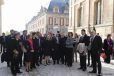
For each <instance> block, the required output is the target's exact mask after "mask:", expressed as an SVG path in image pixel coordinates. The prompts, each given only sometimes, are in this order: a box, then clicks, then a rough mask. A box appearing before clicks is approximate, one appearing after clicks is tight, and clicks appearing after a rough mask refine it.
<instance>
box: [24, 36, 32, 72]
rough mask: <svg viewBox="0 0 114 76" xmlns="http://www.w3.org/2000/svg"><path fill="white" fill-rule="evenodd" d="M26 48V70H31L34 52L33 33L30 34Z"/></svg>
mask: <svg viewBox="0 0 114 76" xmlns="http://www.w3.org/2000/svg"><path fill="white" fill-rule="evenodd" d="M25 49H26V51H25V54H24V55H25V56H24V57H25V65H26V71H27V72H29V71H30V70H31V63H32V58H33V55H32V53H33V52H34V49H33V40H32V35H28V37H27V41H26V45H25Z"/></svg>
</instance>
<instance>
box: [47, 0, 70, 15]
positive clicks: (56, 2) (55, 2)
mask: <svg viewBox="0 0 114 76" xmlns="http://www.w3.org/2000/svg"><path fill="white" fill-rule="evenodd" d="M67 1H69V0H65V1H64V0H51V1H50V4H49V7H48V9H47V12H49V13H53V8H54V6H58V7H59V13H60V14H62V13H64V10H65V7H66V5H67Z"/></svg>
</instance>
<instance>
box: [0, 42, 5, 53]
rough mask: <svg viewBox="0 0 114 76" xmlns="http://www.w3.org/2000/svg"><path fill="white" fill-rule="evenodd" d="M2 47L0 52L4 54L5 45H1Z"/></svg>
mask: <svg viewBox="0 0 114 76" xmlns="http://www.w3.org/2000/svg"><path fill="white" fill-rule="evenodd" d="M0 45H1V51H0V52H4V51H5V45H4V44H0Z"/></svg>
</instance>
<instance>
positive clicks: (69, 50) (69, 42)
mask: <svg viewBox="0 0 114 76" xmlns="http://www.w3.org/2000/svg"><path fill="white" fill-rule="evenodd" d="M73 44H74V39H73V33H72V32H69V33H68V37H67V40H66V61H67V65H68V67H72V63H73Z"/></svg>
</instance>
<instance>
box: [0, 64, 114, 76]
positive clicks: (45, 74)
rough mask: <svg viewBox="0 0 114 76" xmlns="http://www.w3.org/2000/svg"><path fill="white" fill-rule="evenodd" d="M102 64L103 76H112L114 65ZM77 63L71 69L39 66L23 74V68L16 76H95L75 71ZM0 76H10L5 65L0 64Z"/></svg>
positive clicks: (60, 66) (62, 66)
mask: <svg viewBox="0 0 114 76" xmlns="http://www.w3.org/2000/svg"><path fill="white" fill-rule="evenodd" d="M102 64H103V76H114V65H110V64H104V63H102ZM78 67H79V63H74V64H73V67H71V68H68V67H66V66H65V65H49V66H44V65H41V66H40V67H37V69H35V70H33V71H32V72H30V73H27V72H25V69H24V67H23V68H22V69H21V71H23V73H22V74H20V75H17V76H96V75H95V74H89V73H88V71H89V70H91V68H88V69H87V71H86V72H83V71H81V70H77V68H78ZM0 76H12V75H11V73H10V69H9V68H7V67H6V63H0Z"/></svg>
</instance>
